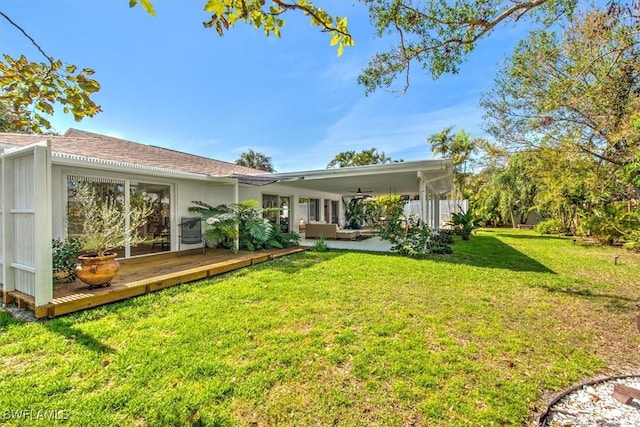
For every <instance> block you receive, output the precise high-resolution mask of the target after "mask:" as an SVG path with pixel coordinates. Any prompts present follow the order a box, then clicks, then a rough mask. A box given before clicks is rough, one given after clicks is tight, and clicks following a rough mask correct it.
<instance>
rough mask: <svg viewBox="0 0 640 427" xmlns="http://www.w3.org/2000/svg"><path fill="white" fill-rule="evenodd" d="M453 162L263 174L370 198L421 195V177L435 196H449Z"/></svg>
mask: <svg viewBox="0 0 640 427" xmlns="http://www.w3.org/2000/svg"><path fill="white" fill-rule="evenodd" d="M452 171H453V164H452V162H451V160H450V159H438V160H420V161H410V162H400V163H388V164H382V165H369V166H354V167H346V168H336V169H322V170H313V171H302V172H288V173H273V174H268V175H263V177H264V178H266V177H269V178H273V179H277V180H278V181H279V182H280V183H282V184H285V185H288V186H292V187H297V188H301V189H309V190H317V191H326V192H329V193H336V194H342V195H353V194H355V192H356V190H357V189H358V188H360V189H362V191H363V192H364V191H367V192H366V193H364V194H366V195H373V196H375V195H379V194H418V193H419V191H420V185H419V178H420V177H422V179H423V180H424V181H423V182H424V183H426V186H427V190H428V191H429V192H430V193H432V194H445V193H448V192H450V191H451V189H452V186H453V178H452V177H453V174H452Z"/></svg>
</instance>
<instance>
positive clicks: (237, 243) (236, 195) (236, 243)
mask: <svg viewBox="0 0 640 427" xmlns="http://www.w3.org/2000/svg"><path fill="white" fill-rule="evenodd" d="M239 202H240V185H239V184H238V180H237V179H236V182H234V183H233V203H235V204H238V203H239ZM238 230H239V229H238V224H236V232H237V231H238ZM239 249H240V239H239V238H238V237H236V238H235V240H234V241H233V250H235V251H237V250H239Z"/></svg>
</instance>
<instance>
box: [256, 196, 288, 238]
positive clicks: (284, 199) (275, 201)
mask: <svg viewBox="0 0 640 427" xmlns="http://www.w3.org/2000/svg"><path fill="white" fill-rule="evenodd" d="M290 205H291V197H288V196H277V195H273V194H263V195H262V208H263V209H264V211H263V213H262V216H263V217H264V218H267V219H268V220H269V221H271V222H272V223H273V224H278V225H280V229H281V230H282V231H283V232H287V231H289V214H290V210H289V206H290Z"/></svg>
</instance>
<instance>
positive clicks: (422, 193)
mask: <svg viewBox="0 0 640 427" xmlns="http://www.w3.org/2000/svg"><path fill="white" fill-rule="evenodd" d="M418 178H419V179H418V182H419V185H420V188H419V190H418V191H419V193H418V194H419V197H420V223H421V224H425V225H429V224H428V222H427V221H428V216H427V184H426V182H425V180H424V175H423V174H422V172H420V173H419V175H418Z"/></svg>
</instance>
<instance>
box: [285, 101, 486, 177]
mask: <svg viewBox="0 0 640 427" xmlns="http://www.w3.org/2000/svg"><path fill="white" fill-rule="evenodd" d="M369 101H370V99H365V100H363V101H361V102H359V103H358V104H356V105H355V106H354V107H353V108H352V109H351V110H350V111H349V112H348V113H347V114H346V115H345V116H343V117H342V118H341V119H340V120H338V121H337V122H335V123H334V124H332V125H331V126H329V127H328V128H327V130H326V136H325V137H324V138H323V139H322V140H320V141H317V142H315V143H313V142H309V143H308V144H306V145H305V149H304V150H301V153H291V155H290V156H288V158H287V159H286V160H283V161H282V162H280V163H281V165H282V166H284V167H286V169H287V170H296V169H307V168H311V169H322V168H324V167H326V164H327V163H328V162H329V161H330V160H331V159H332V158H333V157H334V156H335V155H336V154H338V153H340V152H343V151H347V150H355V151H361V150H364V149H369V148H372V147H375V148H376V149H378V151H384V152H385V153H386V154H387V155H388V156H390V157H392V158H396V159H400V158H402V159H404V160H417V159H425V158H429V157H430V155H431V153H430V147H429V145H428V143H427V138H428V137H429V136H430V135H432V134H434V133H436V132H439V131H441V130H442V129H443V128H445V127H447V126H455V127H456V129H458V130H459V129H464V130H465V131H467V132H471V133H472V134H474V136H475V135H478V134H479V133H481V130H480V124H481V122H482V111H481V110H480V108H479V107H478V106H477V105H476V103H475V101H474V102H469V101H466V102H462V103H460V104H456V105H451V106H447V107H442V108H439V109H435V110H432V111H429V112H425V113H412V114H403V113H402V112H398V113H395V114H394V112H393V111H390V110H389V109H387V108H384V105H380V102H384V97H380V98H378V101H375V102H369ZM407 156H411V157H407Z"/></svg>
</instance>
